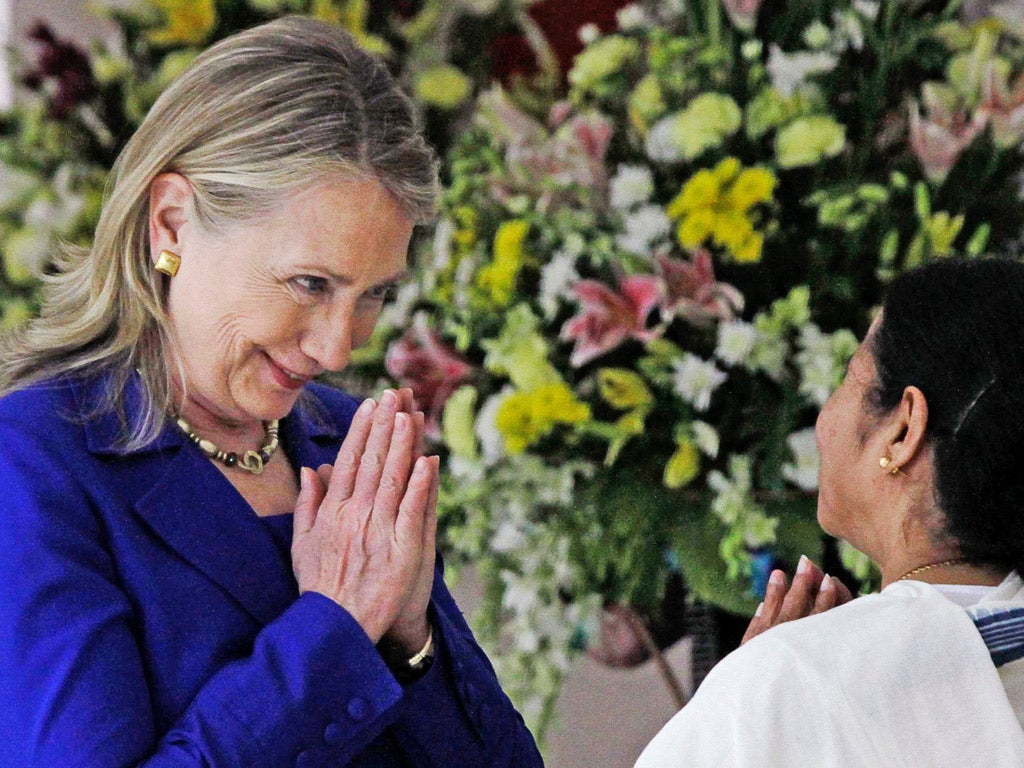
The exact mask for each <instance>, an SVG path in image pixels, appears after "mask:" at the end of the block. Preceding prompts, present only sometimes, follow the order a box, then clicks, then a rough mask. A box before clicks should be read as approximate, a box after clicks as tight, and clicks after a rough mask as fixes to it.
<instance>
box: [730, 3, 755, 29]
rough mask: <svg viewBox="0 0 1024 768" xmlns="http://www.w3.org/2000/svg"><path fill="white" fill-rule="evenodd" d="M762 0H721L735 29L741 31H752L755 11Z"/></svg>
mask: <svg viewBox="0 0 1024 768" xmlns="http://www.w3.org/2000/svg"><path fill="white" fill-rule="evenodd" d="M761 2H762V0H722V5H723V6H725V12H726V13H728V14H729V20H730V21H732V24H733V26H734V27H736V29H738V30H740V31H741V32H753V31H754V25H755V24H756V23H757V11H758V9H759V8H760V7H761Z"/></svg>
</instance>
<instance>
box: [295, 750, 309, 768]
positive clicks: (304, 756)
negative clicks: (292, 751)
mask: <svg viewBox="0 0 1024 768" xmlns="http://www.w3.org/2000/svg"><path fill="white" fill-rule="evenodd" d="M295 768H313V754H312V753H311V752H309V751H308V750H305V749H304V750H302V751H301V752H299V754H298V756H297V757H296V758H295Z"/></svg>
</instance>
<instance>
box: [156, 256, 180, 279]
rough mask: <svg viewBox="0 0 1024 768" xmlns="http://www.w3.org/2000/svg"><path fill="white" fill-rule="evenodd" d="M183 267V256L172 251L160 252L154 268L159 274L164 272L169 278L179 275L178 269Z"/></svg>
mask: <svg viewBox="0 0 1024 768" xmlns="http://www.w3.org/2000/svg"><path fill="white" fill-rule="evenodd" d="M180 266H181V256H179V255H178V254H176V253H171V252H170V251H160V255H159V256H157V257H156V264H155V265H154V266H153V269H155V270H156V271H157V272H162V273H163V274H165V275H167V276H168V277H174V276H175V275H176V274H178V267H180Z"/></svg>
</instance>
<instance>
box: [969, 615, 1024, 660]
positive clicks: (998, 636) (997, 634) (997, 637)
mask: <svg viewBox="0 0 1024 768" xmlns="http://www.w3.org/2000/svg"><path fill="white" fill-rule="evenodd" d="M967 613H968V614H970V616H971V619H973V620H974V624H975V626H977V628H978V632H980V633H981V637H982V639H983V640H984V641H985V645H987V646H988V652H989V653H990V654H992V662H993V663H994V664H995V665H996V666H997V667H1001V666H1003V665H1004V664H1009V663H1010V662H1011V661H1016V660H1017V659H1020V658H1024V608H1003V609H996V610H993V609H991V608H985V607H984V606H982V605H978V606H975V607H973V608H969V609H968V610H967Z"/></svg>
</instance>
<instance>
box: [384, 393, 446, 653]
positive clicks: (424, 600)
mask: <svg viewBox="0 0 1024 768" xmlns="http://www.w3.org/2000/svg"><path fill="white" fill-rule="evenodd" d="M398 394H399V397H400V408H401V410H402V411H404V412H405V413H408V414H409V415H410V417H412V419H413V423H414V424H415V427H416V457H417V458H419V457H420V456H422V455H423V449H424V445H425V423H424V422H425V419H424V416H423V412H422V411H417V410H416V409H415V407H414V404H413V393H412V390H411V389H402V390H399V392H398ZM427 461H430V462H431V465H432V467H433V483H432V484H431V487H430V492H429V494H428V496H427V504H426V508H425V509H424V524H423V560H422V561H421V563H420V570H419V573H418V574H417V576H416V583H415V585H414V586H413V591H412V594H411V595H410V596H409V600H408V601H407V602H406V604H405V607H404V608H403V609H402V611H401V613H400V614H399V616H398V618H397V619H396V620H395V623H394V624H392V625H391V627H390V628H389V629H388V630H387V632H386V633H385V637H386V638H387V639H388V640H389V641H391V642H392V643H393V644H397V645H399V646H401V647H402V648H404V649H405V650H407V651H408V652H409V654H410V655H412V654H414V653H416V652H418V651H419V650H420V649H421V648H422V647H423V645H424V644H425V643H426V642H427V637H428V636H429V633H430V627H429V624H428V620H427V606H428V605H429V604H430V595H431V593H432V592H433V589H434V559H435V553H436V552H437V543H436V536H437V492H438V485H439V484H440V459H439V458H438V457H437V456H431V457H428V458H427Z"/></svg>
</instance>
